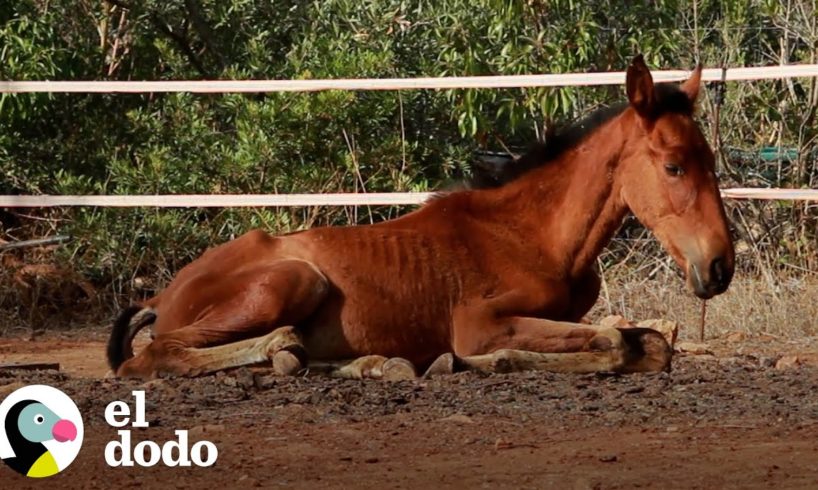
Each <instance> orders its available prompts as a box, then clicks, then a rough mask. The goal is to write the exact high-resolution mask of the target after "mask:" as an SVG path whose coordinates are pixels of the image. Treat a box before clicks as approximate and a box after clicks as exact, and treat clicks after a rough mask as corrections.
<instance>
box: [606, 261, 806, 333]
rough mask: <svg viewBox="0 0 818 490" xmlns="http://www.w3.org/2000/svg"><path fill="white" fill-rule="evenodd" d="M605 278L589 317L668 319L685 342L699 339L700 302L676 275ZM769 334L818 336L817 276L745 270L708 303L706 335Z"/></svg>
mask: <svg viewBox="0 0 818 490" xmlns="http://www.w3.org/2000/svg"><path fill="white" fill-rule="evenodd" d="M624 279H625V280H621V279H616V278H606V280H607V290H608V294H607V295H605V294H604V292H603V294H602V295H600V299H599V301H597V304H596V306H595V307H594V309H593V310H592V311H591V314H590V317H591V319H593V320H598V319H600V318H602V317H604V316H606V315H609V314H616V315H622V316H624V317H625V318H628V319H632V320H643V319H648V318H667V319H670V320H674V321H676V322H678V323H679V325H680V327H681V328H680V332H679V335H680V337H681V338H682V339H684V340H698V335H699V322H700V315H701V300H699V299H698V298H696V297H695V296H693V294H692V293H690V292H689V291H687V290H686V288H685V285H684V282H683V280H682V279H680V278H679V277H676V276H674V275H669V274H664V275H663V276H662V277H661V278H657V279H651V280H635V279H633V278H632V277H630V278H627V277H626V278H624ZM732 331H740V332H745V333H752V334H758V333H767V334H771V335H775V336H779V337H782V338H786V339H793V338H803V337H813V336H818V277H816V276H814V275H803V276H789V277H778V278H777V279H776V282H775V283H774V284H770V282H768V281H766V280H763V279H758V278H753V277H744V276H741V275H740V274H739V275H738V276H737V277H736V278H735V279H734V280H733V283H732V285H731V286H730V289H729V290H728V291H727V292H726V293H725V294H723V295H721V296H718V297H716V298H713V299H711V300H709V301H708V302H707V323H706V330H705V332H706V336H707V337H715V336H719V335H722V334H725V333H727V332H732Z"/></svg>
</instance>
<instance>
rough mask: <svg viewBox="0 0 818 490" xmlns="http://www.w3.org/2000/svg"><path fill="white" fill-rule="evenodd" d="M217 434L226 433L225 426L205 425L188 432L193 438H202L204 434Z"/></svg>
mask: <svg viewBox="0 0 818 490" xmlns="http://www.w3.org/2000/svg"><path fill="white" fill-rule="evenodd" d="M217 432H224V426H223V425H221V424H205V425H197V426H195V427H193V428H191V429H190V430H189V431H188V434H189V435H190V437H191V438H194V437H201V436H203V435H204V434H215V433H217Z"/></svg>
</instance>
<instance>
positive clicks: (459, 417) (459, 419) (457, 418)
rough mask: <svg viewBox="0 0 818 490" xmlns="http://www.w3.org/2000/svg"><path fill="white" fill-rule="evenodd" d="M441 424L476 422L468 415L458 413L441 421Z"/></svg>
mask: <svg viewBox="0 0 818 490" xmlns="http://www.w3.org/2000/svg"><path fill="white" fill-rule="evenodd" d="M440 421H441V422H454V423H456V424H473V423H474V420H472V418H471V417H469V416H468V415H463V414H460V413H456V414H454V415H449V416H448V417H443V418H442V419H440Z"/></svg>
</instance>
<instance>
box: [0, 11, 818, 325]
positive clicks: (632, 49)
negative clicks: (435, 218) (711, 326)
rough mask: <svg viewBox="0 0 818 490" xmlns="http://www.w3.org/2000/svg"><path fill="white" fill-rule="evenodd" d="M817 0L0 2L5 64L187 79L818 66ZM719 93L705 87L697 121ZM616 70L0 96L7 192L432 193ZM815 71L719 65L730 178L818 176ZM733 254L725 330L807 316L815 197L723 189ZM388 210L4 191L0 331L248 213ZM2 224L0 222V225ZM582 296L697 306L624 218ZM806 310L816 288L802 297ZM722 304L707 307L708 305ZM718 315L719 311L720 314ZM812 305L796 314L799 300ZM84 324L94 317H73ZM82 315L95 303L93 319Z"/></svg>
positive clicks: (101, 75)
mask: <svg viewBox="0 0 818 490" xmlns="http://www.w3.org/2000/svg"><path fill="white" fill-rule="evenodd" d="M817 18H818V12H816V4H815V2H814V1H812V0H787V1H772V0H744V1H734V0H727V1H713V0H653V1H648V0H640V1H633V2H623V1H615V0H528V1H501V0H448V1H428V0H406V1H399V0H323V1H314V2H307V1H297V0H281V1H276V2H268V1H260V0H220V1H216V0H173V1H168V0H161V1H160V0H145V1H138V0H105V1H94V0H71V1H68V0H0V79H5V80H186V79H306V78H342V77H418V76H447V75H500V74H507V75H511V74H529V73H567V72H584V71H588V72H592V71H609V70H622V69H624V67H625V66H626V64H627V61H628V60H629V59H630V58H631V57H632V56H633V55H634V54H636V53H638V52H641V53H644V54H645V56H646V59H647V61H648V63H649V65H650V66H651V67H652V68H654V69H686V68H687V69H689V68H692V67H693V66H694V64H695V62H696V60H701V61H702V62H703V63H704V64H705V66H707V67H719V66H727V67H736V66H758V65H775V64H784V63H816V55H818V24H817V22H818V21H817V20H816V19H817ZM714 94H715V92H714V91H712V90H708V91H707V92H706V95H705V97H704V100H703V101H702V103H701V104H700V106H701V110H700V118H701V122H702V125H703V128H704V129H705V131H706V134H708V135H709V134H711V128H712V125H713V122H714V103H713V102H714V99H713V97H714ZM622 98H623V89H622V87H617V86H614V87H602V88H572V87H567V88H556V89H552V88H537V89H509V90H444V91H429V90H418V91H400V92H397V91H389V92H321V93H303V94H301V93H287V94H250V95H236V94H223V95H222V94H219V95H191V94H139V95H106V94H68V95H66V94H53V95H49V94H24V95H8V94H4V95H2V98H0V169H2V172H0V193H2V194H157V193H161V194H165V193H167V194H173V193H245V192H246V193H291V192H333V191H344V192H363V191H368V192H372V191H406V190H431V189H439V188H442V187H445V186H447V185H450V184H451V183H452V182H454V181H455V180H457V179H459V178H462V177H463V176H464V175H467V174H468V173H469V171H470V168H471V167H470V163H471V162H472V161H473V159H474V154H475V151H477V150H499V151H505V150H509V149H510V150H511V151H520V149H524V148H525V147H526V146H527V145H528V144H530V143H531V142H532V141H534V140H536V139H538V138H542V137H543V135H544V134H545V131H546V129H548V128H549V127H552V126H554V125H559V124H561V123H564V122H567V121H570V120H572V119H574V118H576V117H579V116H581V115H583V114H585V113H587V112H588V111H590V110H593V109H594V108H596V107H598V106H600V105H604V104H609V103H612V102H614V101H618V100H621V99H622ZM816 108H818V83H816V80H815V79H814V78H813V79H791V80H775V81H763V82H752V83H747V82H740V83H728V84H727V86H726V99H725V101H724V105H723V107H722V109H721V136H720V142H719V144H718V145H714V146H716V147H718V148H720V157H721V158H720V160H721V162H720V169H721V171H722V174H721V176H722V184H723V185H724V186H732V185H741V186H762V187H764V186H772V187H811V188H815V187H818V164H816V160H817V157H818V150H816V148H817V147H818V123H817V122H816ZM728 205H729V207H730V215H731V217H732V222H733V225H734V228H735V235H736V238H737V240H738V250H739V261H740V271H739V275H738V280H737V281H736V283H735V285H734V287H733V288H732V289H731V291H732V292H731V293H730V294H728V295H725V297H724V298H726V299H718V300H714V301H713V302H712V303H713V304H714V305H715V312H716V313H715V315H716V318H717V322H716V323H718V324H719V325H720V327H719V328H738V329H741V328H747V321H748V319H749V318H754V319H755V320H754V321H757V322H759V324H760V328H762V329H766V330H771V331H775V330H776V328H780V329H782V330H785V331H788V332H789V331H792V332H802V333H803V332H808V333H809V332H811V333H813V334H814V332H815V325H814V318H815V316H816V314H815V310H814V308H816V307H815V305H814V304H813V302H814V300H811V299H810V298H811V297H812V298H814V295H815V293H816V292H818V288H816V286H815V281H814V280H813V279H814V277H815V274H816V271H818V246H817V245H816V240H818V230H817V228H818V205H817V204H816V203H793V202H769V201H742V202H738V201H731V202H729V203H728ZM404 211H406V209H404V208H394V207H393V208H389V207H377V208H366V207H361V208H298V209H292V208H280V209H276V208H264V209H261V208H260V209H170V210H162V209H152V208H138V209H107V208H60V209H35V210H22V209H3V210H0V222H1V223H2V226H1V227H0V239H2V240H3V241H7V242H14V241H18V240H22V239H28V238H39V237H46V236H53V235H58V234H59V235H70V236H71V237H72V238H73V239H72V240H71V241H70V242H68V243H66V244H63V245H60V246H52V247H41V248H34V249H24V250H13V251H5V252H0V260H2V264H3V269H2V274H0V276H2V277H1V278H0V279H1V281H0V284H2V287H0V308H2V311H3V312H4V314H5V315H4V316H5V318H6V320H5V321H4V322H3V323H4V324H5V325H6V326H7V327H8V328H16V327H19V326H25V327H28V326H34V327H37V326H41V325H45V324H48V322H45V323H44V321H45V318H47V317H49V318H50V317H51V315H52V314H54V313H59V314H60V315H61V318H68V321H69V322H70V321H72V320H71V315H67V316H66V315H65V314H66V313H72V314H79V313H83V312H91V313H89V314H91V315H92V317H93V318H94V319H96V320H101V319H106V318H108V317H109V316H110V315H111V314H112V312H113V311H115V310H116V308H118V307H119V306H120V305H123V304H125V303H127V302H128V301H131V300H133V299H138V298H140V297H143V296H145V295H149V294H151V293H152V292H154V291H155V290H156V289H158V288H161V287H162V286H163V285H164V284H166V282H167V281H168V280H169V278H170V277H171V276H172V274H173V273H174V272H175V271H177V270H178V269H179V268H180V267H182V266H183V265H184V264H186V263H187V262H189V261H190V260H192V259H193V258H194V257H196V256H197V255H199V254H200V253H201V252H202V251H203V250H204V249H205V248H206V247H207V246H209V245H212V244H216V243H220V242H223V241H225V240H228V239H230V238H232V237H235V236H237V235H239V234H241V233H242V232H244V231H246V230H248V229H251V228H254V227H262V228H265V229H267V230H269V231H270V232H273V233H277V232H283V231H288V230H292V229H298V228H303V227H309V226H315V225H319V224H348V223H369V222H372V221H377V220H382V219H386V218H389V217H393V216H396V215H397V214H399V213H401V212H404ZM0 243H2V242H0ZM600 266H601V268H602V270H603V272H604V277H605V284H604V287H603V294H602V298H601V301H600V303H599V304H598V307H597V310H596V311H597V313H600V314H602V313H608V312H618V313H624V314H625V315H628V316H638V317H646V316H668V315H670V316H674V317H678V318H679V319H681V320H683V321H688V322H692V321H693V319H694V318H695V316H696V315H697V312H698V306H697V305H698V303H697V302H696V301H695V300H693V299H691V298H690V297H689V296H688V295H685V294H684V291H683V290H682V286H681V281H679V280H678V279H676V275H677V273H676V272H675V270H674V268H673V266H672V264H671V262H670V260H669V259H668V258H667V257H666V256H665V254H663V253H662V252H660V251H659V249H658V246H657V244H656V243H655V241H653V240H652V239H651V238H650V236H649V234H647V233H646V232H645V231H644V230H643V229H641V228H640V227H639V226H638V224H637V223H635V222H634V221H633V220H631V221H629V222H628V223H626V225H625V226H624V227H623V229H622V231H621V233H620V235H619V237H618V239H617V241H616V243H615V244H614V245H613V246H612V247H610V248H609V250H608V251H606V253H605V254H604V255H603V256H602V257H601V258H600ZM805 308H813V309H812V310H809V311H806V310H805ZM719 312H721V313H719ZM719 315H720V316H719ZM809 315H812V316H811V317H810V316H809ZM79 316H80V318H81V321H86V322H87V321H88V317H87V315H86V316H83V315H82V314H80V315H79ZM96 320H94V321H96Z"/></svg>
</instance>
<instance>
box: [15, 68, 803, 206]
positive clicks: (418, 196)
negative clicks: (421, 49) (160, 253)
mask: <svg viewBox="0 0 818 490" xmlns="http://www.w3.org/2000/svg"><path fill="white" fill-rule="evenodd" d="M652 74H653V78H654V80H655V81H657V82H669V81H679V80H683V79H685V78H686V77H688V76H689V74H690V72H689V71H685V70H667V71H654V72H652ZM724 75H725V77H724V80H726V81H737V80H765V79H781V78H794V77H816V76H818V65H780V66H760V67H740V68H727V69H725V73H724ZM702 78H703V80H705V81H717V80H722V70H721V69H720V68H710V69H706V70H704V71H703V73H702ZM624 81H625V72H606V73H567V74H547V75H511V76H478V77H437V78H409V79H406V78H370V79H337V80H193V81H190V80H183V81H151V82H148V81H126V82H122V81H0V93H33V92H51V93H149V92H191V93H245V92H252V93H254V92H313V91H321V90H407V89H464V88H519V87H560V86H589V85H617V84H621V83H624ZM429 195H430V193H423V192H409V193H406V192H404V193H368V194H343V193H339V194H272V195H270V194H261V195H258V194H257V195H254V194H241V195H162V196H124V195H123V196H0V207H13V208H21V207H51V206H110V207H142V206H144V207H166V208H168V207H170V208H175V207H253V206H255V207H261V206H270V207H274V206H363V205H370V206H377V205H413V204H420V203H422V202H423V201H425V200H426V199H427V198H428V197H429ZM722 195H723V196H725V197H727V198H735V199H771V200H806V201H818V190H815V189H725V190H723V191H722Z"/></svg>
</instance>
